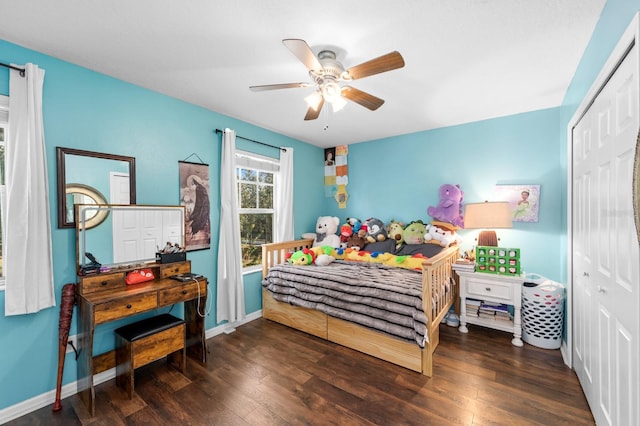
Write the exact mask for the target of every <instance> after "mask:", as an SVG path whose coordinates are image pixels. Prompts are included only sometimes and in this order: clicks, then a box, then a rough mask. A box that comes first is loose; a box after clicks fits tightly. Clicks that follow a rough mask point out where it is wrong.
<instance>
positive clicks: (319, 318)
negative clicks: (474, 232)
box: [262, 240, 459, 377]
mask: <svg viewBox="0 0 640 426" xmlns="http://www.w3.org/2000/svg"><path fill="white" fill-rule="evenodd" d="M312 243H313V240H296V241H288V242H284V243H272V244H265V245H263V246H262V276H263V277H265V276H266V275H267V272H268V271H269V268H270V267H271V266H273V265H277V264H279V263H282V262H284V260H285V255H286V254H287V253H289V252H293V251H297V250H302V249H303V248H305V247H307V248H308V247H311V246H312ZM458 257H459V254H458V247H457V246H453V247H449V248H446V249H444V250H442V251H441V252H440V253H439V254H437V255H436V256H434V257H432V258H430V259H428V260H426V261H425V262H424V264H423V269H422V301H423V309H424V313H425V315H426V316H427V333H428V337H429V341H428V342H427V343H426V344H425V347H424V349H423V348H421V347H420V346H418V345H417V344H416V343H412V342H407V341H404V340H400V339H398V338H395V337H392V336H389V335H387V334H384V333H381V332H378V331H375V330H372V329H369V328H366V327H363V326H361V325H357V324H354V323H351V322H349V321H345V320H341V319H338V318H334V317H331V316H329V315H327V314H325V313H323V312H320V311H316V310H313V309H308V308H303V307H299V306H294V305H290V304H288V303H283V302H278V301H276V300H275V299H273V297H271V295H270V294H269V292H268V291H267V290H266V289H265V288H264V287H263V289H262V316H263V317H264V318H266V319H269V320H272V321H275V322H278V323H280V324H284V325H287V326H289V327H292V328H295V329H297V330H301V331H304V332H306V333H309V334H312V335H314V336H317V337H321V338H323V339H326V340H329V341H331V342H334V343H338V344H340V345H342V346H346V347H348V348H351V349H355V350H357V351H360V352H364V353H365V354H368V355H371V356H374V357H377V358H380V359H383V360H385V361H388V362H391V363H393V364H396V365H399V366H402V367H405V368H408V369H410V370H413V371H417V372H419V373H422V374H424V375H426V376H429V377H431V375H432V374H433V352H434V351H435V350H436V347H437V346H438V342H439V341H440V334H439V326H440V322H441V321H442V319H443V318H444V316H445V315H446V314H447V312H448V311H449V308H450V307H451V306H452V305H453V304H454V303H456V301H457V299H458V294H459V292H458V284H457V282H456V281H454V280H451V279H450V278H451V276H452V269H451V264H452V263H454V262H455V261H456V259H457V258H458ZM448 282H451V283H452V285H451V289H450V290H451V291H448V292H447V291H445V286H446V283H448ZM432 295H433V297H432ZM434 302H436V305H437V306H433V304H434Z"/></svg>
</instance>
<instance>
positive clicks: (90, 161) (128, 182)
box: [56, 147, 136, 228]
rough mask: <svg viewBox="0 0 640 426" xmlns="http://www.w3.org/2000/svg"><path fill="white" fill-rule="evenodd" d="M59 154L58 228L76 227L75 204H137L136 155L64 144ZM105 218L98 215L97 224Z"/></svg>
mask: <svg viewBox="0 0 640 426" xmlns="http://www.w3.org/2000/svg"><path fill="white" fill-rule="evenodd" d="M56 157H57V167H58V170H57V178H58V228H74V227H75V226H76V221H75V212H74V205H75V204H135V203H136V159H135V158H134V157H127V156H124V155H115V154H106V153H102V152H94V151H84V150H81V149H73V148H62V147H56ZM104 219H106V217H105V216H104V214H102V213H101V214H99V215H97V217H96V218H95V220H94V224H93V226H96V225H97V224H99V223H100V222H99V221H100V220H104ZM90 223H91V222H90ZM87 226H89V225H87Z"/></svg>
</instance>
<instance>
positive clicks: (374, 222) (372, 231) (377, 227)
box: [362, 217, 387, 243]
mask: <svg viewBox="0 0 640 426" xmlns="http://www.w3.org/2000/svg"><path fill="white" fill-rule="evenodd" d="M364 225H366V226H367V241H368V242H370V243H375V242H376V241H384V240H386V239H387V230H386V229H385V227H384V223H382V221H381V220H380V219H376V218H375V217H370V218H369V219H367V220H365V222H364V223H363V224H362V226H363V227H364Z"/></svg>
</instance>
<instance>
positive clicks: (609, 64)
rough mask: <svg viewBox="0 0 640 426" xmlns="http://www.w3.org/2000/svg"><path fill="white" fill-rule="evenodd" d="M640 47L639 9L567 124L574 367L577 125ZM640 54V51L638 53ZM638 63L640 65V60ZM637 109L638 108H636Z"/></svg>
mask: <svg viewBox="0 0 640 426" xmlns="http://www.w3.org/2000/svg"><path fill="white" fill-rule="evenodd" d="M634 45H635V46H636V47H637V48H639V49H640V12H637V13H636V14H635V15H634V17H633V19H632V20H631V23H630V24H629V26H628V27H627V29H626V30H625V31H624V33H623V34H622V36H621V37H620V39H619V40H618V43H617V44H616V47H615V48H614V49H613V51H612V52H611V54H610V55H609V58H608V59H607V61H606V62H605V64H604V65H603V67H602V69H601V70H600V72H599V73H598V76H597V77H596V79H595V80H594V82H593V83H592V84H591V87H590V88H589V90H588V91H587V93H586V95H585V96H584V98H583V99H582V101H581V102H580V105H579V106H578V108H577V109H576V111H575V113H574V114H573V116H572V117H571V119H570V120H569V123H568V124H567V217H566V220H567V286H566V292H567V298H566V340H563V341H562V345H561V346H560V352H561V353H562V358H563V359H564V362H565V364H567V365H568V366H569V367H571V368H573V273H574V268H573V129H574V128H575V127H576V126H577V124H578V122H579V121H580V120H581V119H582V117H583V116H584V115H585V113H586V112H587V110H588V109H589V107H591V104H592V103H593V102H594V100H595V98H596V97H597V96H598V94H599V93H600V91H601V90H602V89H603V87H604V86H605V85H606V84H607V82H608V81H609V78H611V76H612V75H613V74H614V73H615V71H616V69H617V68H618V66H619V65H620V63H622V61H623V59H624V58H625V57H626V55H627V53H628V52H629V50H630V49H631V48H632V47H633V46H634ZM638 58H640V54H639V55H638ZM637 66H639V67H640V64H638V65H637ZM636 112H637V111H636Z"/></svg>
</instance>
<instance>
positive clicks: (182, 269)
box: [158, 261, 191, 279]
mask: <svg viewBox="0 0 640 426" xmlns="http://www.w3.org/2000/svg"><path fill="white" fill-rule="evenodd" d="M187 272H191V262H190V261H187V262H176V263H169V264H166V265H162V266H161V267H160V276H159V277H158V278H160V279H163V278H168V277H171V276H173V275H177V274H186V273H187Z"/></svg>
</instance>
